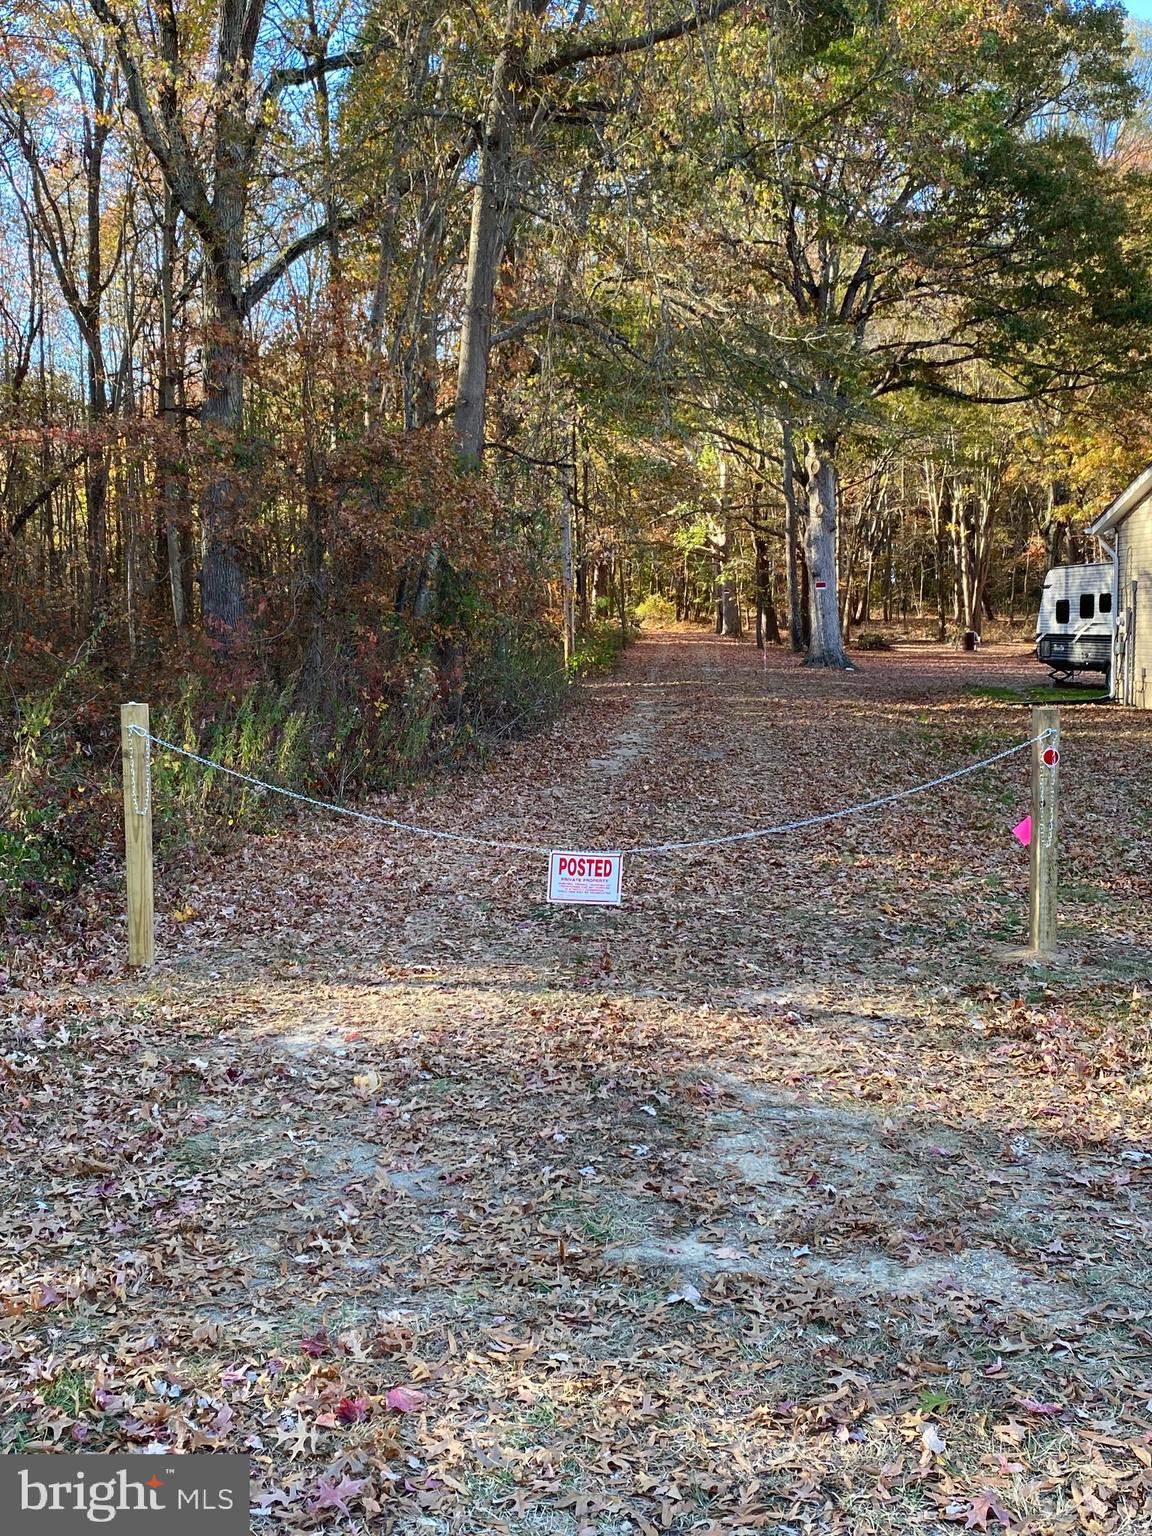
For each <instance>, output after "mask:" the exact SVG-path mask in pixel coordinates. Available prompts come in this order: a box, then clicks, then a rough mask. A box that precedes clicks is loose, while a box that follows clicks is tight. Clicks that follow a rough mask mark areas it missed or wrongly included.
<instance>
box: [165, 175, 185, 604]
mask: <svg viewBox="0 0 1152 1536" xmlns="http://www.w3.org/2000/svg"><path fill="white" fill-rule="evenodd" d="M161 236H162V239H161V250H160V350H161V358H160V380H159V388H158V395H159V407H160V425H161V428H162V433H161V438H160V444H159V448H158V452H157V482H158V487H159V492H160V519H159V521H160V533H161V538H162V540H163V555H162V558H163V560H164V563H165V564H166V565H167V568H168V590H169V592H170V594H171V599H172V622H173V623H174V624H175V626H176V628H177V629H178V630H182V629H183V628H184V627H185V625H186V624H187V623H188V617H189V607H190V602H189V598H190V592H189V580H188V578H189V558H188V542H189V527H190V521H191V519H190V514H189V507H188V473H187V470H186V469H185V468H184V460H185V455H186V449H187V431H186V428H185V417H184V412H183V411H182V410H181V408H180V407H181V404H182V401H181V387H180V386H181V377H182V370H181V369H180V366H179V364H178V361H177V357H176V318H175V281H174V278H175V265H176V208H175V205H174V204H173V201H172V193H171V191H170V190H169V189H168V188H165V190H164V213H163V219H162V227H161Z"/></svg>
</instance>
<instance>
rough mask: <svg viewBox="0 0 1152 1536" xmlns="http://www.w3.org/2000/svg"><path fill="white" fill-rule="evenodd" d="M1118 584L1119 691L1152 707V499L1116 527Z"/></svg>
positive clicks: (1136, 704)
mask: <svg viewBox="0 0 1152 1536" xmlns="http://www.w3.org/2000/svg"><path fill="white" fill-rule="evenodd" d="M1116 586H1117V593H1116V646H1117V648H1116V663H1117V674H1116V696H1117V698H1118V699H1119V700H1120V702H1121V703H1123V704H1128V705H1130V706H1132V707H1134V708H1136V709H1152V500H1148V501H1144V502H1142V503H1141V504H1140V506H1138V507H1137V508H1136V509H1135V511H1133V512H1132V513H1131V514H1130V515H1129V516H1128V517H1127V518H1125V520H1124V521H1123V522H1122V523H1121V524H1120V526H1119V528H1118V529H1117V530H1116ZM1134 597H1135V607H1134V608H1133V598H1134Z"/></svg>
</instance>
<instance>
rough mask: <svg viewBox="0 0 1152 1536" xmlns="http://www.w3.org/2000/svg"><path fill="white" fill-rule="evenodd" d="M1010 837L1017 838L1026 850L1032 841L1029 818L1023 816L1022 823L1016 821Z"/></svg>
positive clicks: (1030, 819)
mask: <svg viewBox="0 0 1152 1536" xmlns="http://www.w3.org/2000/svg"><path fill="white" fill-rule="evenodd" d="M1012 836H1013V837H1015V838H1018V839H1019V840H1020V842H1022V843H1023V844H1024V846H1025V848H1027V846H1028V844H1029V843H1030V842H1031V841H1032V818H1031V816H1025V818H1024V820H1023V821H1018V822H1017V823H1016V825H1015V826H1014V827H1013V828H1012Z"/></svg>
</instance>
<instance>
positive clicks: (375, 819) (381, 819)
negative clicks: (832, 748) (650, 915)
mask: <svg viewBox="0 0 1152 1536" xmlns="http://www.w3.org/2000/svg"><path fill="white" fill-rule="evenodd" d="M128 729H129V731H130V733H131V734H132V735H135V736H143V737H145V738H146V739H147V740H148V741H149V742H154V743H155V744H156V746H158V747H163V748H164V750H165V751H166V752H175V753H177V754H178V756H180V757H186V758H187V759H188V761H189V762H192V763H199V764H200V766H201V767H202V768H211V769H213V770H214V771H215V772H217V773H223V774H227V775H228V777H229V778H232V779H239V780H241V782H243V783H245V784H251V785H252V786H253V787H254V788H255V789H262V790H266V791H267V792H268V793H269V794H273V795H284V796H285V797H286V798H287V799H289V800H297V801H299V802H300V803H301V804H302V805H311V806H314V807H315V808H316V809H317V810H320V811H331V812H332V813H333V814H334V815H336V816H348V817H351V818H352V819H353V820H354V821H363V822H367V823H369V824H370V825H372V826H377V827H391V828H393V830H394V831H397V832H411V833H412V834H414V836H416V837H434V838H437V839H439V840H440V841H442V842H446V843H470V844H472V846H474V847H479V848H499V849H503V850H504V851H506V852H510V853H551V852H552V851H553V849H554V848H557V847H566V846H572V845H571V844H562V843H554V844H552V845H551V847H549V846H547V845H545V844H542V843H506V842H501V841H499V840H498V839H496V838H492V837H476V836H474V835H472V834H471V833H468V832H441V831H439V830H438V829H437V828H436V827H425V826H420V825H418V824H417V823H415V822H411V821H396V820H394V819H393V818H392V817H391V816H373V815H371V814H369V812H367V811H355V810H353V809H352V808H351V807H350V806H347V805H336V804H334V803H333V802H331V801H329V800H314V799H313V798H312V796H311V795H302V794H299V793H298V792H297V791H296V790H294V789H284V788H283V787H282V786H281V785H279V784H266V783H265V782H264V780H263V779H257V778H254V777H253V776H252V775H251V774H249V773H241V772H240V770H239V769H237V768H227V767H225V765H224V764H223V763H217V762H213V760H212V759H211V758H210V757H201V756H200V755H199V753H197V752H189V751H188V750H187V748H185V747H178V746H177V745H176V744H175V742H171V741H165V740H164V738H163V737H162V736H153V735H152V734H151V732H149V731H146V730H144V728H143V726H139V725H132V726H129V727H128ZM1055 734H1056V732H1055V731H1054V730H1053V729H1052V728H1049V729H1047V730H1044V731H1041V732H1040V734H1039V736H1030V737H1029V738H1028V740H1027V741H1020V742H1017V743H1016V745H1015V746H1014V747H1006V748H1005V749H1004V751H1003V752H997V753H996V754H995V755H994V756H993V757H985V758H982V759H981V760H980V762H978V763H969V764H968V765H967V767H964V768H956V769H953V771H952V772H951V773H944V774H941V775H940V777H939V778H938V779H929V780H927V781H926V782H925V783H923V784H913V785H912V787H911V788H910V789H898V790H896V791H895V792H894V793H893V794H890V795H880V796H878V797H877V798H876V799H874V800H861V801H860V802H859V803H858V804H856V805H847V806H844V807H843V808H842V809H841V810H838V811H825V812H823V813H822V814H820V815H816V816H802V817H800V818H799V819H798V820H796V821H784V822H780V823H779V824H778V825H777V826H774V827H757V828H756V829H755V830H753V831H751V832H730V833H728V834H727V835H726V836H723V837H702V838H697V839H695V840H693V841H691V842H682V843H647V844H640V845H637V846H636V847H632V848H613V849H612V850H611V852H613V853H627V854H641V853H679V852H683V851H684V850H686V849H690V848H718V847H720V846H721V845H723V844H725V843H748V842H753V841H754V840H756V839H757V838H761V837H778V836H779V835H780V834H781V833H784V832H797V831H799V830H800V829H801V828H802V827H817V826H820V825H822V824H823V823H824V822H827V821H839V820H841V818H843V817H845V816H856V815H859V814H860V813H861V812H862V811H875V810H879V808H880V807H881V806H884V805H894V804H895V803H896V801H898V800H907V799H908V798H909V797H910V796H911V795H922V794H923V793H924V792H925V791H926V790H929V789H937V788H939V786H940V785H941V784H951V783H952V782H953V781H954V780H956V779H963V778H965V777H966V776H967V775H968V774H970V773H979V772H980V770H981V769H982V768H990V767H991V766H992V764H993V763H1000V762H1003V761H1004V759H1005V758H1006V757H1014V756H1015V755H1016V753H1017V752H1026V751H1027V750H1028V748H1029V747H1032V746H1035V745H1036V744H1037V742H1041V741H1045V740H1047V739H1048V737H1050V736H1054V735H1055ZM132 792H133V801H134V802H135V793H136V791H135V781H133V791H132ZM141 814H142V813H141Z"/></svg>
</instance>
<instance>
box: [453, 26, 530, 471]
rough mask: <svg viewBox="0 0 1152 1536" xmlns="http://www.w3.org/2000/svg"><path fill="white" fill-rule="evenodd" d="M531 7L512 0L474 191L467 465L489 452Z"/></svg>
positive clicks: (465, 402)
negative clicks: (496, 308) (495, 340)
mask: <svg viewBox="0 0 1152 1536" xmlns="http://www.w3.org/2000/svg"><path fill="white" fill-rule="evenodd" d="M532 9H533V7H532V4H531V0H508V8H507V11H506V13H505V21H504V39H503V42H502V44H501V47H500V51H499V53H498V54H497V55H496V62H495V64H494V65H493V68H492V83H491V87H490V89H489V94H488V105H487V109H486V111H485V114H484V137H483V141H482V142H481V145H480V158H479V165H478V167H477V174H476V185H475V187H474V188H473V192H472V227H471V232H470V234H469V237H468V265H467V269H466V272H465V278H464V318H463V323H462V325H461V328H460V359H459V365H458V369H457V379H456V409H455V415H454V429H455V433H456V446H457V448H458V449H459V451H460V456H461V458H463V460H464V461H465V463H468V464H479V462H480V459H481V457H482V455H483V452H484V420H485V408H486V405H487V395H488V361H489V353H490V351H491V345H492V307H493V302H494V299H495V295H496V278H497V274H498V273H499V270H500V260H501V257H502V255H503V252H504V244H505V241H506V240H507V237H508V228H509V223H510V220H511V216H512V212H513V205H514V201H515V197H514V187H513V180H514V178H513V163H514V156H515V147H516V146H515V136H516V123H517V118H518V115H519V106H518V99H519V93H520V89H521V86H522V84H523V76H524V44H523V41H522V32H523V25H524V18H525V17H527V16H529V15H531V13H532Z"/></svg>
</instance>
